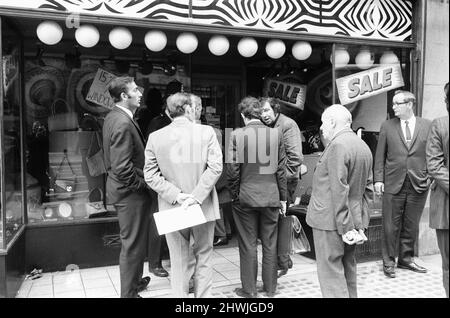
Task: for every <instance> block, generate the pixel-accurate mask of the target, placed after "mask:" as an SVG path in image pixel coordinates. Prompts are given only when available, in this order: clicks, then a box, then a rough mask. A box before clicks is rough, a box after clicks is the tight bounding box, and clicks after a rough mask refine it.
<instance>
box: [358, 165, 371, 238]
mask: <svg viewBox="0 0 450 318" xmlns="http://www.w3.org/2000/svg"><path fill="white" fill-rule="evenodd" d="M373 196H374V189H373V173H372V162H371V163H370V169H369V176H368V177H367V183H366V188H365V189H364V194H363V202H362V215H363V216H364V215H367V216H369V215H370V205H371V203H373ZM369 221H370V220H369V218H367V220H364V218H363V220H362V222H363V224H362V225H363V227H364V229H367V227H368V226H369ZM357 230H359V229H357Z"/></svg>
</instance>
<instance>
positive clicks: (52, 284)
mask: <svg viewBox="0 0 450 318" xmlns="http://www.w3.org/2000/svg"><path fill="white" fill-rule="evenodd" d="M261 258H262V254H261V246H258V279H260V277H261ZM292 260H293V263H294V266H293V268H292V269H291V270H289V272H288V274H287V275H285V276H282V277H281V278H279V279H278V289H277V292H278V293H277V294H276V295H275V298H320V297H322V295H321V293H320V287H319V282H318V279H317V272H316V263H315V261H314V260H311V259H309V258H306V257H303V256H301V255H293V256H292ZM212 262H213V266H214V277H213V295H212V296H213V297H214V298H220V297H223V298H236V297H237V296H236V295H235V293H234V292H233V290H234V289H235V288H237V287H241V283H240V278H239V276H240V273H239V250H238V248H237V247H225V248H219V249H215V250H214V253H213V259H212ZM417 262H418V263H420V265H423V266H425V267H426V268H428V273H426V274H418V273H414V272H411V271H409V270H403V269H396V275H397V277H396V278H395V279H390V278H387V277H385V276H384V274H383V271H382V264H381V261H377V262H367V263H361V264H358V296H359V297H361V298H421V297H425V298H441V297H445V292H444V288H443V287H442V270H441V258H440V255H432V256H425V257H422V258H421V259H420V260H417ZM163 266H164V267H165V268H166V269H167V270H168V271H170V263H169V262H168V261H163ZM72 269H73V268H72ZM147 275H150V276H151V282H150V285H149V287H148V288H147V290H145V291H144V292H142V293H140V295H141V296H142V297H144V298H167V297H171V292H170V276H169V277H168V278H165V277H164V278H161V277H156V276H154V275H152V274H149V273H148V264H147V263H146V264H145V265H144V276H147ZM258 285H259V286H261V285H262V282H261V281H260V280H259V281H258ZM119 294H120V278H119V266H117V265H116V266H107V267H98V268H88V269H80V270H72V271H62V272H53V273H44V274H43V276H42V277H41V278H39V279H36V280H25V281H24V282H23V284H22V286H21V288H20V290H19V292H18V294H17V297H22V298H117V297H119ZM190 296H191V297H193V294H190ZM258 297H262V298H264V297H265V294H264V293H261V294H259V296H258Z"/></svg>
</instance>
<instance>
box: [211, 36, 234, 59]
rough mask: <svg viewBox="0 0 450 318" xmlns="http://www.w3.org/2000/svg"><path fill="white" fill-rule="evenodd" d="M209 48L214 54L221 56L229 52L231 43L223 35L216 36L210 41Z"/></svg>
mask: <svg viewBox="0 0 450 318" xmlns="http://www.w3.org/2000/svg"><path fill="white" fill-rule="evenodd" d="M208 48H209V50H210V51H211V53H212V54H214V55H217V56H221V55H224V54H225V53H227V52H228V49H229V48H230V42H229V41H228V39H227V38H226V37H225V36H223V35H214V36H213V37H212V38H211V39H209V42H208Z"/></svg>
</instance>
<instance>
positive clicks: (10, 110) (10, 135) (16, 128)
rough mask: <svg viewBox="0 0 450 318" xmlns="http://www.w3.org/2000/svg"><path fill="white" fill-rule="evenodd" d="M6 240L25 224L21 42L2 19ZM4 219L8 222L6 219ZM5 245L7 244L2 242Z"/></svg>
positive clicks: (4, 231)
mask: <svg viewBox="0 0 450 318" xmlns="http://www.w3.org/2000/svg"><path fill="white" fill-rule="evenodd" d="M1 41H2V88H1V90H2V96H3V97H2V107H1V108H0V110H1V111H2V113H3V114H2V119H1V120H2V123H0V127H1V129H2V132H1V135H0V136H1V138H2V139H3V141H2V154H1V160H2V166H3V169H2V172H3V175H2V179H0V180H2V182H0V187H1V186H3V191H4V193H3V194H2V202H1V205H2V206H1V207H0V210H1V213H2V218H1V219H2V225H3V226H0V230H2V234H1V235H0V237H2V241H3V242H2V243H1V244H0V248H2V247H3V248H6V247H7V244H8V243H9V242H10V241H11V240H12V239H13V238H14V235H15V233H17V232H18V231H19V229H20V228H21V227H22V226H23V213H22V164H21V161H22V160H21V125H20V118H21V81H20V62H19V61H20V54H21V53H20V52H21V46H20V42H19V40H18V37H17V34H15V32H14V31H13V30H12V29H11V28H10V27H9V25H7V24H6V23H4V22H3V21H2V39H1ZM3 222H4V223H3ZM2 245H3V246H2Z"/></svg>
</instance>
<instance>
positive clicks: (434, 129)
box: [426, 83, 449, 298]
mask: <svg viewBox="0 0 450 318" xmlns="http://www.w3.org/2000/svg"><path fill="white" fill-rule="evenodd" d="M444 91H445V104H446V105H447V113H448V91H449V87H448V83H447V84H445V87H444ZM448 124H449V122H448V115H447V116H444V117H440V118H437V119H435V120H433V122H432V124H431V129H430V134H429V135H428V141H427V148H426V154H427V168H428V173H429V174H430V176H431V177H432V178H433V179H434V182H433V184H432V185H431V194H430V227H431V228H433V229H436V236H437V241H438V246H439V250H440V251H441V257H442V274H443V275H442V280H443V284H444V289H445V293H446V295H447V298H448V234H449V233H448V209H449V206H448V178H449V177H448V130H449V128H448Z"/></svg>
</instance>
